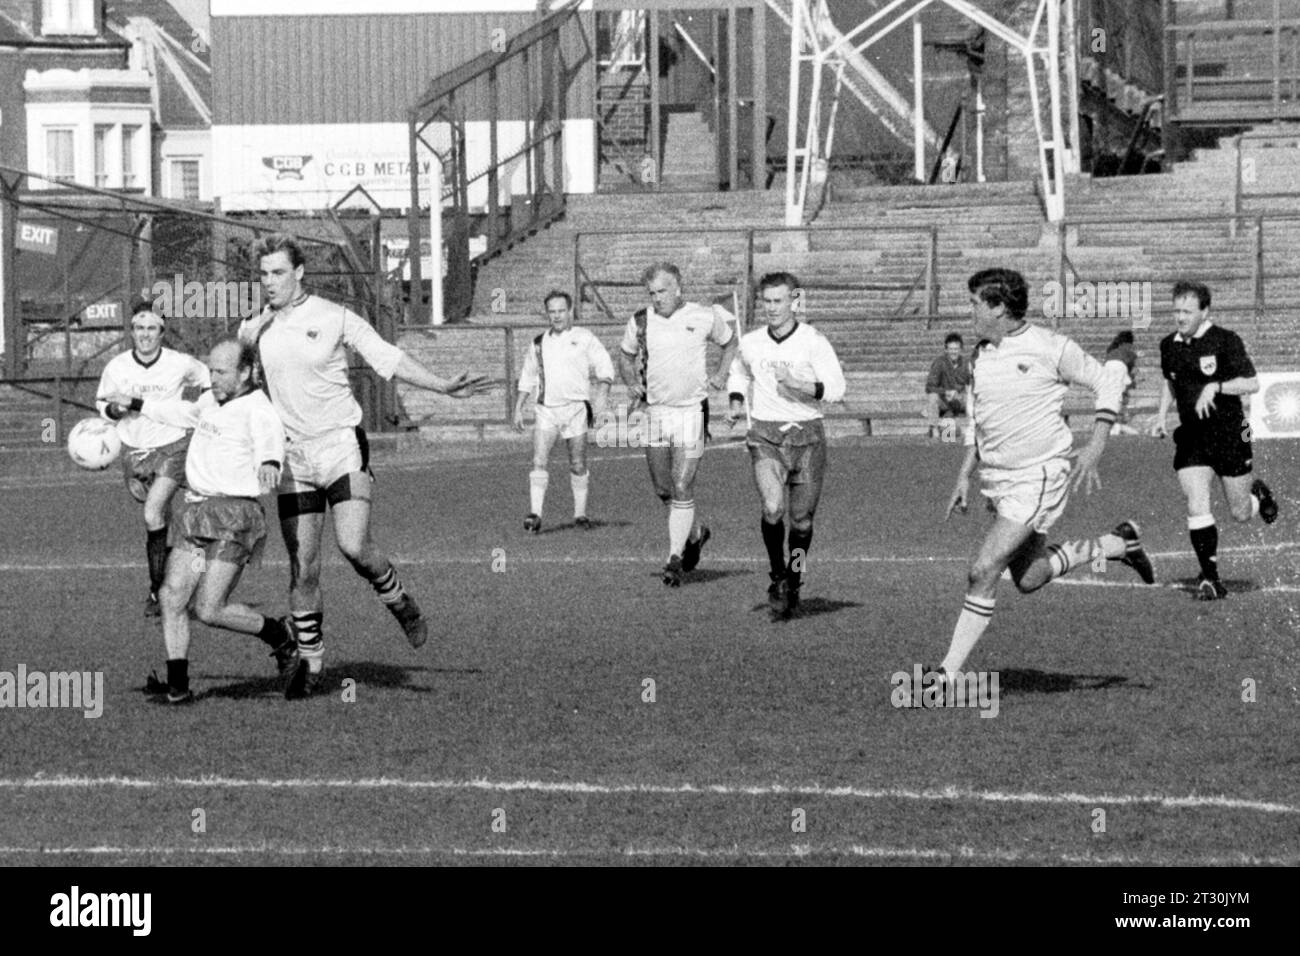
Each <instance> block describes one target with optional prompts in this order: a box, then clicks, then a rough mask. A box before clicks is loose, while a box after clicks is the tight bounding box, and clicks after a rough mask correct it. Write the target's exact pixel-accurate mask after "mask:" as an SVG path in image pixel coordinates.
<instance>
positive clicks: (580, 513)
mask: <svg viewBox="0 0 1300 956" xmlns="http://www.w3.org/2000/svg"><path fill="white" fill-rule="evenodd" d="M590 477H591V472H583V473H582V474H581V475H575V474H574V473H573V472H569V487H570V488H572V489H573V516H574V517H575V518H584V517H586V515H587V479H588V478H590Z"/></svg>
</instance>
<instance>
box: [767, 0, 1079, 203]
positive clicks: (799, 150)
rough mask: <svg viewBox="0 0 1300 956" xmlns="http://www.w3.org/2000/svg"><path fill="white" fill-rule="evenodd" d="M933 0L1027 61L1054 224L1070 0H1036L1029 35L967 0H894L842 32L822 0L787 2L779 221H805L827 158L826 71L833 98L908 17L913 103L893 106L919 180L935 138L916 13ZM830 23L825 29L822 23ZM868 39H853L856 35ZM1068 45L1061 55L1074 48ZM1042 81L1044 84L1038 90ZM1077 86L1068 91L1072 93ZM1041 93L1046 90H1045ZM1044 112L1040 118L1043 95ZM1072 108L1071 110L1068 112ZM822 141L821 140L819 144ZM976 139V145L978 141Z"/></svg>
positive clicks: (1064, 163)
mask: <svg viewBox="0 0 1300 956" xmlns="http://www.w3.org/2000/svg"><path fill="white" fill-rule="evenodd" d="M932 3H943V4H946V5H947V6H949V7H951V8H952V9H953V10H955V11H956V12H958V13H960V14H961V15H962V16H963V17H965V18H966V19H968V20H970V21H972V22H973V23H976V24H978V25H979V26H981V27H983V28H984V29H985V30H986V31H988V33H990V34H991V35H993V36H995V37H997V38H998V39H1000V40H1002V41H1004V42H1005V43H1006V44H1007V45H1008V46H1010V47H1011V48H1012V49H1014V50H1016V51H1018V52H1019V53H1020V54H1021V55H1022V56H1023V57H1024V62H1025V69H1026V71H1027V74H1028V78H1029V97H1030V104H1031V106H1030V108H1031V110H1032V111H1033V118H1034V131H1035V133H1036V135H1037V138H1038V159H1039V171H1040V174H1041V177H1042V190H1043V199H1044V203H1045V205H1046V208H1047V218H1048V219H1049V220H1051V221H1052V222H1059V221H1060V220H1061V219H1063V218H1064V217H1065V195H1064V186H1065V182H1064V178H1065V174H1066V173H1067V172H1077V171H1078V149H1077V135H1076V139H1075V145H1074V147H1073V148H1072V147H1071V146H1070V145H1067V140H1066V136H1065V129H1064V126H1063V117H1064V116H1065V115H1066V113H1065V110H1064V109H1063V103H1062V90H1061V73H1060V71H1061V65H1062V48H1061V32H1062V31H1061V19H1062V9H1061V8H1062V6H1065V7H1066V8H1067V9H1066V11H1065V13H1066V21H1067V35H1068V34H1069V32H1070V28H1069V25H1071V24H1073V16H1072V4H1073V0H1064V3H1063V2H1062V0H1039V2H1038V7H1037V9H1036V11H1035V14H1034V18H1033V21H1032V22H1031V25H1030V28H1029V31H1028V33H1027V34H1021V33H1019V32H1017V31H1016V30H1014V29H1012V28H1011V27H1009V26H1007V25H1006V24H1005V23H1003V22H1001V21H1000V20H998V19H997V18H996V17H993V16H991V15H990V14H988V13H987V12H985V11H983V10H980V9H979V8H978V7H976V6H975V5H974V4H973V3H971V2H969V0H892V2H890V3H887V4H886V5H885V6H883V7H882V8H881V9H879V10H878V11H876V12H875V13H874V14H872V15H871V16H870V17H867V18H866V19H865V20H863V21H862V22H861V23H859V24H858V25H857V26H855V27H853V29H851V30H849V31H848V32H847V33H840V31H839V30H838V29H835V28H834V25H833V24H831V22H830V12H829V10H828V9H827V6H826V0H791V21H792V22H791V28H790V106H789V116H790V121H789V123H788V130H787V138H786V184H785V219H786V224H787V225H792V226H793V225H799V224H800V223H801V222H802V221H803V214H804V208H805V205H806V203H807V198H808V189H809V184H810V181H811V179H812V175H813V171H814V167H820V169H821V170H822V171H823V172H824V169H825V166H824V161H825V160H827V159H828V158H829V152H830V143H831V141H832V138H833V136H834V109H833V108H832V111H831V114H830V117H829V121H828V126H827V128H826V130H825V132H823V128H822V77H823V73H824V71H826V70H828V69H829V70H832V71H834V73H835V83H836V101H838V90H839V87H840V85H842V84H843V83H844V74H845V72H846V70H847V71H852V72H856V73H861V71H862V69H863V63H864V62H865V61H864V59H863V53H864V51H866V50H867V49H869V48H870V47H871V46H872V45H874V44H875V43H877V42H879V41H880V40H881V39H883V38H884V37H885V36H887V35H888V34H889V33H890V32H891V31H893V30H894V29H895V28H897V27H899V26H901V25H902V24H904V23H906V22H907V21H908V20H911V22H912V64H913V84H912V85H913V102H912V104H911V106H910V108H908V107H906V106H904V107H901V108H898V109H897V111H898V112H899V113H900V115H905V116H906V117H907V118H908V120H909V121H910V124H911V126H912V131H913V152H914V154H915V166H916V178H917V179H918V180H920V181H924V179H925V171H926V155H925V150H926V146H927V143H931V144H932V143H933V136H934V134H933V131H932V130H930V129H929V127H928V125H927V124H926V122H925V109H924V107H925V102H924V96H923V85H922V79H923V77H922V66H921V51H922V40H923V35H922V28H921V18H920V13H921V11H922V10H923V9H924V8H925V7H928V6H929V5H930V4H932ZM828 25H829V28H828ZM864 34H865V35H866V39H864V40H862V41H861V42H858V39H857V38H859V37H862V36H863V35H864ZM1073 49H1074V46H1073V44H1072V43H1071V44H1069V45H1068V46H1067V48H1066V51H1065V52H1066V53H1072V51H1073ZM805 64H810V65H811V66H812V80H811V82H810V83H809V84H808V85H807V91H806V92H804V91H803V90H801V85H800V79H801V73H802V68H803V66H804V65H805ZM1044 82H1045V83H1046V90H1045V91H1044V90H1042V89H1040V84H1041V83H1044ZM1076 92H1077V90H1071V91H1069V93H1070V95H1071V98H1073V95H1074V94H1075V93H1076ZM1044 93H1045V96H1044ZM1044 99H1045V100H1046V105H1047V116H1046V119H1044V116H1043V100H1044ZM1072 112H1074V113H1077V110H1074V111H1072ZM800 116H802V117H804V135H803V145H802V146H801V145H800V144H799V133H798V125H799V124H798V121H797V118H798V117H800ZM823 144H825V146H824V147H823ZM977 145H978V144H977Z"/></svg>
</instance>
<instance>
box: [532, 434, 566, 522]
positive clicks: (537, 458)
mask: <svg viewBox="0 0 1300 956" xmlns="http://www.w3.org/2000/svg"><path fill="white" fill-rule="evenodd" d="M559 437H560V433H559V432H558V431H556V430H554V429H550V428H542V427H541V426H540V425H539V424H537V423H534V424H533V470H532V471H530V472H529V473H528V504H529V509H528V517H526V518H525V519H524V530H525V531H531V532H533V533H534V534H536V533H537V532H539V531H541V530H542V508H543V507H544V506H545V504H546V487H547V485H548V484H549V483H550V480H551V477H550V472H549V470H548V469H547V463H548V462H549V461H550V460H551V449H552V448H554V447H555V441H556V439H557V438H559Z"/></svg>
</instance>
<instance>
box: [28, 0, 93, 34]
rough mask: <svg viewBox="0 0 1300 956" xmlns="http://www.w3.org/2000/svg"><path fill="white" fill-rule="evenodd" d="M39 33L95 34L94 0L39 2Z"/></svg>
mask: <svg viewBox="0 0 1300 956" xmlns="http://www.w3.org/2000/svg"><path fill="white" fill-rule="evenodd" d="M41 33H43V34H69V33H70V34H76V35H90V36H93V35H94V33H95V0H41Z"/></svg>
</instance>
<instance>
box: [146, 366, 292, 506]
mask: <svg viewBox="0 0 1300 956" xmlns="http://www.w3.org/2000/svg"><path fill="white" fill-rule="evenodd" d="M140 414H141V415H142V416H147V417H148V418H149V419H151V420H153V421H156V422H162V423H166V424H170V425H173V426H175V427H181V428H193V429H194V437H193V438H191V439H190V448H189V452H188V453H187V454H186V456H185V483H186V484H187V485H188V486H189V489H190V491H192V492H193V493H194V494H197V495H203V496H204V497H208V498H215V497H219V496H225V497H231V498H256V497H258V496H259V495H260V494H261V493H262V490H261V488H260V486H259V485H258V482H257V469H258V468H260V467H261V466H262V465H264V464H268V463H269V464H275V465H280V464H282V463H283V462H284V425H282V424H281V423H280V417H279V416H278V415H276V413H275V409H274V408H272V407H271V402H270V399H268V398H267V397H266V393H265V392H263V391H261V389H254V390H253V391H251V392H248V393H246V394H244V395H241V396H239V397H238V398H232V399H230V400H229V401H227V402H225V403H224V404H222V403H218V402H217V399H216V396H214V395H213V394H212V393H211V392H204V393H203V394H202V395H200V396H199V400H198V401H197V402H185V401H181V400H179V399H167V400H156V401H152V400H146V401H145V402H144V404H143V406H142V407H141V409H140Z"/></svg>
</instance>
